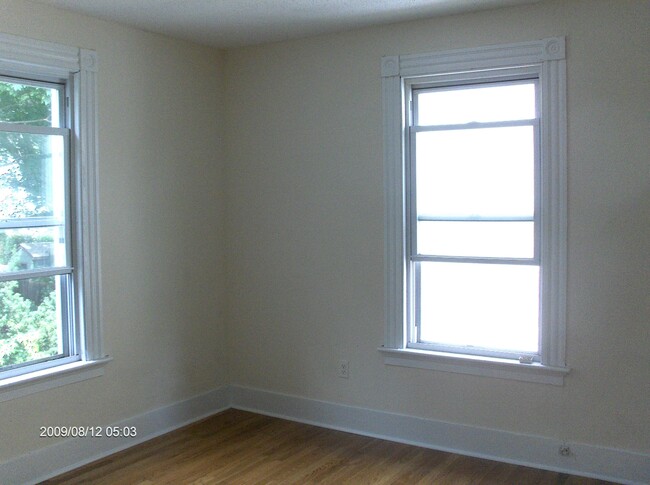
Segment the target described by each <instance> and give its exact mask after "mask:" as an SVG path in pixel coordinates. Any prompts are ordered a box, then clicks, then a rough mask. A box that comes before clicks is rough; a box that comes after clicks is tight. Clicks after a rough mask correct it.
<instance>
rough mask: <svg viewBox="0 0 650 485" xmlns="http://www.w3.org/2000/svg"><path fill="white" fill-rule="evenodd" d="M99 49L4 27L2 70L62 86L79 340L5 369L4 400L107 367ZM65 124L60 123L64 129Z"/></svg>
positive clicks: (0, 380)
mask: <svg viewBox="0 0 650 485" xmlns="http://www.w3.org/2000/svg"><path fill="white" fill-rule="evenodd" d="M97 67H98V64H97V54H96V52H95V51H93V50H89V49H82V48H78V47H70V46H65V45H62V44H55V43H51V42H44V41H39V40H33V39H27V38H23V37H19V36H14V35H10V34H3V33H0V74H1V75H2V76H3V77H9V78H11V77H13V78H19V79H26V80H28V82H31V81H34V82H36V83H38V82H39V81H42V82H46V83H59V84H64V85H65V88H64V89H65V91H64V100H65V102H66V103H67V104H68V106H67V107H66V109H65V111H66V112H67V115H66V116H67V119H66V120H65V121H66V123H65V129H67V130H69V138H70V139H69V143H68V149H69V155H70V156H69V161H68V163H69V164H70V167H69V168H68V170H69V177H67V178H66V183H68V184H69V194H70V200H69V207H70V210H69V214H67V215H66V217H67V218H69V219H70V226H69V229H68V230H69V233H71V243H70V250H71V252H72V258H71V261H70V260H69V261H68V266H69V265H70V263H71V262H72V263H73V264H74V268H73V271H72V278H71V279H72V290H71V291H72V292H73V295H72V296H71V297H70V299H71V301H72V305H71V308H70V309H71V311H73V312H74V313H75V315H74V318H73V321H74V322H75V323H74V326H75V328H74V330H73V331H72V332H71V333H73V334H74V335H72V337H73V339H74V342H70V344H71V347H72V349H71V353H72V354H74V355H72V356H71V357H69V358H61V359H54V360H51V361H49V362H48V363H47V364H46V365H42V364H43V363H35V364H34V365H30V366H25V367H24V368H23V370H21V371H20V373H19V374H18V375H16V373H15V372H11V369H10V370H9V371H6V372H2V373H0V402H1V401H5V400H9V399H14V398H17V397H20V396H23V395H27V394H31V393H33V392H38V391H41V390H45V389H49V388H52V387H57V386H59V385H65V384H68V383H71V382H77V381H80V380H84V379H88V378H92V377H96V376H99V375H101V374H103V364H104V363H106V362H108V361H109V360H110V357H108V356H106V355H105V354H104V351H103V345H102V329H101V299H100V295H101V291H100V290H101V288H100V265H99V263H100V253H99V225H98V211H99V205H98V191H97V189H98V180H97V158H98V151H97V148H98V145H97V121H98V120H97ZM61 129H63V127H62V128H61Z"/></svg>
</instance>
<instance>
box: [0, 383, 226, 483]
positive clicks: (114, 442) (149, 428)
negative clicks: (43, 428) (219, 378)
mask: <svg viewBox="0 0 650 485" xmlns="http://www.w3.org/2000/svg"><path fill="white" fill-rule="evenodd" d="M229 407H230V388H229V387H228V386H225V387H222V388H219V389H216V390H214V391H210V392H208V393H205V394H201V395H199V396H195V397H193V398H190V399H187V400H186V401H181V402H178V403H175V404H171V405H169V406H165V407H163V408H159V409H155V410H153V411H149V412H147V413H144V414H141V415H139V416H135V417H133V418H129V419H126V420H124V421H120V422H118V423H113V424H112V425H111V426H118V427H120V428H124V427H132V426H135V427H136V430H137V436H136V437H135V438H114V437H111V438H108V437H103V438H90V437H85V438H73V439H68V440H65V441H59V442H57V443H54V444H52V445H50V446H46V447H44V448H41V449H38V450H35V451H33V452H31V453H28V454H26V455H23V456H20V457H18V458H16V459H14V460H10V461H8V462H5V463H2V464H0V483H2V484H3V485H26V484H34V483H38V482H41V481H43V480H46V479H48V478H52V477H54V476H57V475H60V474H61V473H65V472H67V471H69V470H72V469H74V468H78V467H80V466H83V465H85V464H87V463H90V462H92V461H95V460H98V459H100V458H104V457H105V456H108V455H111V454H113V453H117V452H118V451H121V450H123V449H125V448H129V447H131V446H135V445H137V444H140V443H142V442H143V441H147V440H150V439H152V438H155V437H156V436H160V435H161V434H164V433H167V432H169V431H172V430H174V429H177V428H180V427H182V426H185V425H186V424H190V423H192V422H194V421H198V420H200V419H202V418H205V417H207V416H210V415H212V414H215V413H218V412H220V411H223V410H225V409H228V408H229ZM104 428H105V427H104Z"/></svg>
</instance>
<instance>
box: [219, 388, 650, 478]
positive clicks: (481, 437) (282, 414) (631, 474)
mask: <svg viewBox="0 0 650 485" xmlns="http://www.w3.org/2000/svg"><path fill="white" fill-rule="evenodd" d="M231 389H232V406H233V407H234V408H237V409H241V410H247V411H252V412H255V413H259V414H266V415H269V416H276V417H279V418H284V419H289V420H293V421H300V422H303V423H308V424H314V425H317V426H322V427H326V428H331V429H337V430H341V431H347V432H350V433H356V434H361V435H365V436H372V437H377V438H382V439H386V440H390V441H397V442H400V443H407V444H412V445H416V446H422V447H425V448H432V449H435V450H442V451H449V452H453V453H458V454H462V455H469V456H476V457H479V458H487V459H490V460H496V461H501V462H506V463H513V464H516V465H525V466H530V467H535V468H541V469H545V470H552V471H558V472H563V473H569V474H573V475H581V476H586V477H592V478H599V479H602V480H610V481H615V482H620V483H625V484H639V485H641V484H648V483H650V455H645V454H641V453H634V452H629V451H625V450H619V449H614V448H604V447H598V446H592V445H586V444H581V443H573V442H571V443H565V442H561V441H559V440H555V439H551V438H545V437H541V436H533V435H524V434H517V433H511V432H507V431H500V430H495V429H486V428H478V427H474V426H466V425H461V424H453V423H446V422H443V421H434V420H430V419H422V418H416V417H413V416H406V415H402V414H395V413H389V412H385V411H376V410H372V409H365V408H359V407H353V406H346V405H342V404H336V403H332V402H324V401H317V400H313V399H306V398H303V397H297V396H290V395H286V394H279V393H275V392H268V391H263V390H259V389H250V388H244V387H238V386H232V388H231ZM561 444H567V445H569V446H570V449H571V455H570V456H568V457H563V456H560V455H559V453H558V449H559V446H560V445H561Z"/></svg>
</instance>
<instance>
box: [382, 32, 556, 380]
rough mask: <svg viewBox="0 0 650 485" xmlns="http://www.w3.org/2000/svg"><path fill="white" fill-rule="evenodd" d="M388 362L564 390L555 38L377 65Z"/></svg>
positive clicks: (402, 58)
mask: <svg viewBox="0 0 650 485" xmlns="http://www.w3.org/2000/svg"><path fill="white" fill-rule="evenodd" d="M382 76H383V96H384V137H385V180H386V194H385V195H386V318H387V323H386V338H385V342H384V346H383V347H382V351H383V352H384V355H385V362H386V363H388V364H395V365H406V366H413V367H423V368H431V369H439V370H446V371H452V372H460V373H472V374H478V375H488V376H494V377H505V378H513V379H520V380H530V381H537V382H545V383H551V384H561V383H562V382H563V378H564V375H565V374H566V373H567V371H568V370H567V368H566V366H565V361H564V345H565V344H564V339H565V321H564V301H565V296H564V293H565V288H564V286H565V254H566V202H565V200H566V156H565V151H566V127H565V125H566V121H565V114H564V113H565V61H564V39H563V38H552V39H544V40H541V41H535V42H528V43H522V44H512V45H503V46H490V47H484V48H478V49H468V50H459V51H450V52H442V53H432V54H424V55H411V56H394V57H386V58H384V59H383V60H382Z"/></svg>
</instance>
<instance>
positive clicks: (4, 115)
mask: <svg viewBox="0 0 650 485" xmlns="http://www.w3.org/2000/svg"><path fill="white" fill-rule="evenodd" d="M59 113H60V106H59V91H58V90H57V89H52V88H48V87H43V86H31V85H28V84H20V83H14V82H10V81H6V80H5V81H0V121H4V122H7V123H22V124H27V125H32V126H52V127H56V128H58V127H59Z"/></svg>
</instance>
